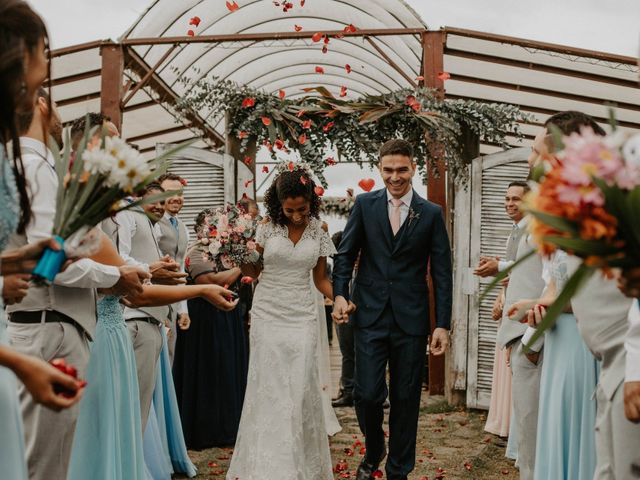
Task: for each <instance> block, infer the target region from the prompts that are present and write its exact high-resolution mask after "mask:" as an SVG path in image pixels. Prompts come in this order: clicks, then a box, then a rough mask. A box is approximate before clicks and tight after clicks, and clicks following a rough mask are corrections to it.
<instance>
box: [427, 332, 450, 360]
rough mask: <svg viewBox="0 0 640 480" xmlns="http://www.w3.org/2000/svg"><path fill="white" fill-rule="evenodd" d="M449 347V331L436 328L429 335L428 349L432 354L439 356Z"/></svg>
mask: <svg viewBox="0 0 640 480" xmlns="http://www.w3.org/2000/svg"><path fill="white" fill-rule="evenodd" d="M448 347H449V331H448V330H446V329H444V328H436V329H435V330H434V331H433V334H432V335H431V346H430V347H429V351H430V353H431V354H433V355H434V356H436V357H437V356H440V355H442V354H444V352H446V351H447V348H448Z"/></svg>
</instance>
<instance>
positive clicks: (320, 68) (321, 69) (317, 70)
mask: <svg viewBox="0 0 640 480" xmlns="http://www.w3.org/2000/svg"><path fill="white" fill-rule="evenodd" d="M316 73H324V68H322V67H316Z"/></svg>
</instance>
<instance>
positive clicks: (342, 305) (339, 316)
mask: <svg viewBox="0 0 640 480" xmlns="http://www.w3.org/2000/svg"><path fill="white" fill-rule="evenodd" d="M355 311H356V305H355V304H354V303H353V302H352V301H349V302H347V300H346V299H345V298H344V297H342V296H337V297H336V298H335V300H334V301H333V313H332V314H331V316H332V317H333V321H334V322H336V323H337V324H338V325H339V324H341V323H347V322H348V321H349V316H350V315H352V314H353V313H354V312H355Z"/></svg>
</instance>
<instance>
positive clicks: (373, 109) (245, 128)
mask: <svg viewBox="0 0 640 480" xmlns="http://www.w3.org/2000/svg"><path fill="white" fill-rule="evenodd" d="M181 82H182V84H183V85H184V87H185V90H186V92H187V93H186V94H185V96H184V97H183V99H182V101H181V102H179V104H178V111H179V112H180V113H182V114H185V113H186V112H187V111H198V112H201V113H204V114H205V115H209V121H210V122H211V121H212V120H216V119H221V118H222V117H223V115H225V114H227V119H228V121H229V124H228V125H227V130H228V132H229V134H230V135H233V136H235V137H237V138H238V139H240V141H241V150H243V151H244V150H246V149H247V147H248V145H249V142H257V144H258V145H263V146H265V147H266V148H267V149H269V151H270V152H271V155H272V156H273V158H276V156H277V153H278V152H279V151H282V152H288V151H290V150H297V151H298V152H299V153H300V155H301V156H302V159H303V160H304V161H305V162H306V163H308V164H309V165H310V166H311V168H312V169H313V171H314V173H315V174H316V175H317V176H318V178H319V179H320V181H321V182H322V183H323V185H324V186H326V181H325V179H324V176H323V175H322V172H323V171H324V169H325V168H326V167H327V166H330V165H331V164H332V162H330V161H328V160H329V159H328V158H327V152H326V150H327V148H331V147H333V148H336V149H337V151H338V154H339V155H340V156H341V157H342V158H343V159H346V160H348V161H352V162H358V163H364V162H376V161H377V160H378V158H377V154H378V148H379V147H380V145H382V144H383V143H384V142H385V141H386V140H388V139H390V138H395V137H401V138H404V139H405V140H407V141H409V142H411V144H412V145H413V146H414V149H415V156H416V161H417V163H418V166H419V168H420V170H421V172H422V173H423V174H424V175H426V169H425V167H426V165H427V163H426V162H432V165H433V166H435V162H436V160H437V158H438V157H439V156H440V154H441V153H442V152H444V156H445V160H446V162H447V169H448V172H449V173H450V174H451V175H452V176H453V178H454V179H461V178H464V175H465V173H466V171H467V169H466V168H465V162H464V160H463V159H462V152H461V145H460V140H459V139H460V137H461V135H462V133H463V129H469V130H470V131H471V132H472V133H473V134H475V135H477V136H478V137H479V138H480V139H482V140H484V141H487V142H490V143H494V144H498V145H502V146H504V147H505V148H506V147H507V143H506V137H507V135H511V136H515V137H516V138H521V137H522V134H521V132H520V129H519V126H518V122H522V121H526V120H528V119H529V118H528V116H527V115H525V114H523V113H522V112H521V111H520V110H519V109H518V108H517V107H515V106H513V105H506V104H497V103H493V104H487V103H481V102H476V101H464V100H446V99H445V100H440V99H439V98H437V97H436V95H435V94H434V92H433V91H432V90H429V89H424V88H419V89H416V90H413V89H409V88H407V89H401V90H397V91H394V92H390V93H387V94H384V95H377V96H369V95H367V96H364V97H361V98H358V99H355V100H349V99H345V98H339V97H336V96H334V95H333V94H332V93H331V92H330V91H329V90H327V89H326V88H325V87H313V88H309V89H305V90H304V92H305V95H304V96H302V97H298V98H295V99H288V98H287V97H286V93H285V92H283V91H282V90H281V91H279V94H278V95H272V94H270V93H266V92H261V91H258V90H254V89H252V88H250V87H247V86H246V85H238V84H237V83H235V82H232V81H229V80H219V79H217V78H215V77H213V78H204V79H200V80H197V81H192V80H191V79H190V78H188V77H182V78H181Z"/></svg>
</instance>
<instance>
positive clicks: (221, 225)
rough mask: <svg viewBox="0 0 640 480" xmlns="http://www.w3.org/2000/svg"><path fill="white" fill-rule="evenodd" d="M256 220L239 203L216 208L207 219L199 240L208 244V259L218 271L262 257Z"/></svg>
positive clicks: (203, 243)
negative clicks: (257, 241) (256, 238)
mask: <svg viewBox="0 0 640 480" xmlns="http://www.w3.org/2000/svg"><path fill="white" fill-rule="evenodd" d="M255 235H256V222H255V221H254V220H253V218H251V215H248V214H247V213H245V212H244V211H243V210H242V209H240V208H239V207H238V206H236V205H226V206H225V207H220V208H217V209H215V210H213V211H211V213H210V214H209V215H207V216H206V217H205V219H204V222H203V224H202V226H201V227H200V231H199V232H198V237H199V241H200V243H201V244H202V245H204V246H205V247H206V248H205V249H204V251H205V257H206V258H205V259H206V260H209V261H210V262H212V263H214V265H215V267H216V270H217V271H222V270H229V269H231V268H235V267H239V266H241V265H244V264H247V263H253V262H256V261H257V260H258V258H259V257H260V255H259V253H258V252H257V250H256V242H255Z"/></svg>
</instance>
